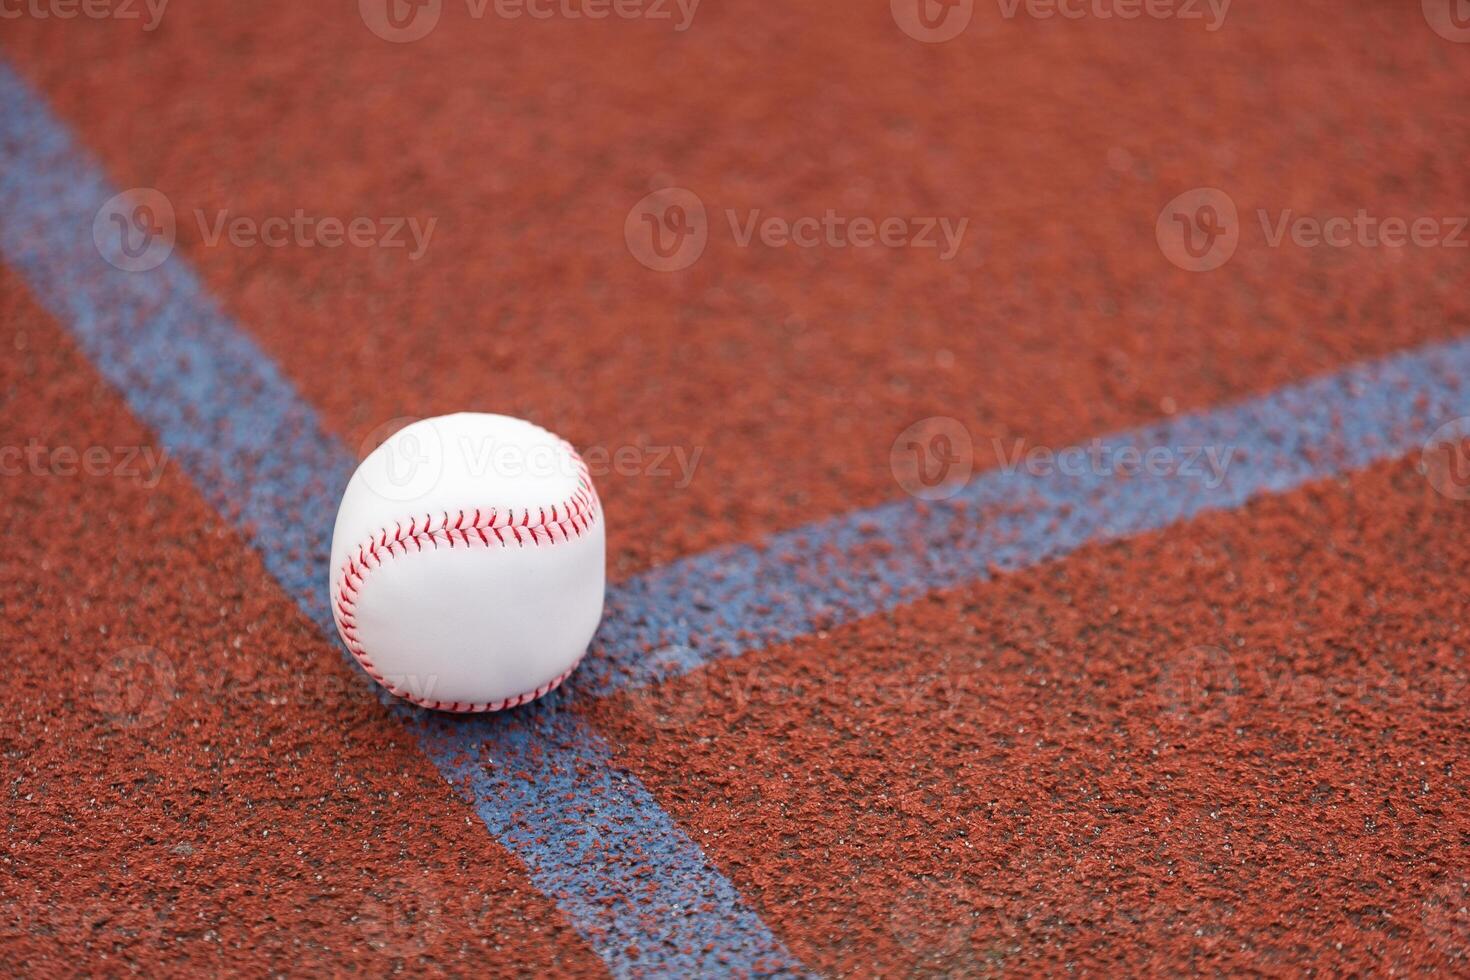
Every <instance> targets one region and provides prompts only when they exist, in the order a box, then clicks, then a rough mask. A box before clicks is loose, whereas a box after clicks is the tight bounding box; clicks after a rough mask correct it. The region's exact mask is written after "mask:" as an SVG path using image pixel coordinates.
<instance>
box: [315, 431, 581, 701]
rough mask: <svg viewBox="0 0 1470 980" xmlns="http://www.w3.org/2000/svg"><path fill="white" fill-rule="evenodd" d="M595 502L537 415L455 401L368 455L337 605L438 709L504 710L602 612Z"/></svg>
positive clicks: (374, 666) (361, 639)
mask: <svg viewBox="0 0 1470 980" xmlns="http://www.w3.org/2000/svg"><path fill="white" fill-rule="evenodd" d="M604 544H605V535H604V530H603V516H602V506H601V504H600V502H599V501H598V499H597V491H596V490H595V489H594V488H593V486H592V479H591V477H590V476H589V475H588V473H587V467H586V465H585V464H584V463H583V462H582V459H581V457H580V456H578V455H577V452H576V450H574V449H573V448H572V447H571V446H570V445H569V444H568V443H567V442H566V441H564V440H563V439H560V438H558V437H557V436H555V435H553V434H552V433H550V432H547V431H546V430H545V429H543V428H541V427H539V426H536V425H532V424H531V423H530V422H526V421H523V420H521V419H516V418H510V417H509V416H505V415H484V414H476V413H468V412H466V413H460V414H458V415H445V416H441V417H439V418H432V419H424V420H422V421H419V422H415V423H413V424H412V425H409V426H407V427H405V428H403V429H401V430H399V431H398V432H397V433H395V434H394V435H393V436H392V437H391V438H389V439H388V440H387V441H386V442H384V443H383V444H382V445H381V446H379V447H377V448H376V449H374V450H373V451H372V452H371V453H369V454H368V456H367V458H366V459H364V460H363V461H362V464H361V465H360V466H358V468H357V471H356V472H355V473H354V474H353V475H352V479H351V480H350V481H349V482H348V484H347V489H346V491H345V492H344V493H343V495H342V504H341V507H340V508H339V509H338V511H337V524H336V527H335V530H334V531H333V534H332V563H331V601H332V615H333V617H334V618H335V620H336V622H337V630H338V632H339V633H340V634H341V636H342V642H343V643H345V644H346V645H347V649H348V650H350V651H351V652H352V655H353V656H354V657H356V658H357V661H358V663H360V664H361V665H362V667H363V669H364V670H366V671H367V672H368V674H369V675H371V676H372V678H373V679H374V680H376V681H377V682H378V683H379V684H381V685H382V686H383V687H385V688H387V689H388V690H389V691H391V692H392V693H393V694H395V695H397V696H398V697H401V698H404V699H406V700H408V701H412V702H413V703H414V704H418V705H422V706H424V707H427V708H434V709H437V710H441V711H498V710H500V709H502V708H509V707H514V706H515V705H518V704H524V703H525V702H527V701H531V700H534V699H535V698H538V697H540V696H542V695H543V694H545V693H547V692H548V691H551V690H553V689H554V688H556V687H557V686H558V685H559V684H561V682H562V681H563V680H565V679H566V677H567V675H569V674H570V673H571V672H572V670H573V669H574V668H575V667H576V665H577V662H578V661H579V660H581V659H582V655H583V654H584V653H585V652H586V650H587V645H588V644H589V643H590V642H591V640H592V634H593V632H594V631H595V630H596V629H597V623H598V620H599V619H601V617H602V601H603V590H604V580H603V579H604V561H603V552H604Z"/></svg>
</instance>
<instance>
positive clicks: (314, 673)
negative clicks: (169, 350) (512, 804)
mask: <svg viewBox="0 0 1470 980" xmlns="http://www.w3.org/2000/svg"><path fill="white" fill-rule="evenodd" d="M0 350H4V351H5V352H6V356H5V357H4V358H0V392H3V395H0V402H3V410H0V417H3V418H4V420H5V421H4V425H5V440H6V444H7V445H9V444H14V440H16V439H30V438H34V439H36V440H37V441H38V442H39V443H40V444H41V445H44V446H76V447H90V446H105V447H109V448H112V447H118V446H125V447H133V446H148V445H149V435H148V433H147V432H146V431H144V430H143V429H142V428H141V427H140V426H139V425H138V424H137V423H136V422H135V421H134V420H133V419H131V418H130V417H129V416H128V414H127V412H126V411H125V410H124V409H123V408H122V407H121V406H120V403H119V399H118V397H117V396H116V394H115V393H113V392H112V391H110V390H109V389H108V388H107V387H106V386H105V385H104V384H103V383H102V382H101V381H100V380H99V379H98V378H97V376H96V375H95V374H94V373H93V372H92V370H91V368H90V367H89V366H88V365H87V364H86V362H85V360H84V359H83V358H81V357H80V355H78V354H77V352H76V351H75V350H74V349H73V348H72V346H71V344H70V343H69V342H68V341H67V340H66V339H65V338H64V337H63V335H62V334H61V333H60V332H59V331H58V330H57V329H56V327H55V326H54V325H53V324H52V323H51V322H50V321H49V320H48V319H47V318H46V317H45V315H44V314H42V313H41V312H40V311H38V310H37V309H36V308H35V306H34V305H33V304H32V303H31V301H30V298H29V296H28V295H27V294H26V292H25V289H24V286H23V284H22V283H20V282H19V281H18V280H17V279H16V277H15V276H14V275H13V274H11V273H10V272H8V271H4V270H0ZM148 482H149V481H148V480H147V479H146V478H140V479H132V478H103V477H86V476H74V477H66V476H56V475H40V476H36V475H31V474H29V473H26V474H24V475H21V476H7V477H6V478H5V479H3V480H0V508H3V511H4V513H5V515H6V535H5V547H4V549H3V557H0V608H3V610H4V613H5V615H4V616H0V647H3V648H4V649H6V650H7V651H10V657H9V661H10V672H9V675H8V681H7V684H6V685H5V689H4V692H3V694H0V721H3V724H0V732H3V734H0V745H3V747H4V757H5V760H6V764H5V772H6V788H7V792H8V794H9V797H8V802H7V804H6V808H5V828H4V829H5V838H6V842H7V843H6V847H5V871H4V874H3V876H0V946H3V948H4V949H5V951H6V957H7V960H8V962H9V964H10V966H11V968H14V969H18V970H19V972H20V974H21V975H29V976H65V975H74V974H75V972H76V971H77V970H79V969H81V970H84V971H86V972H88V973H97V974H103V975H123V974H130V973H134V972H139V971H141V972H143V973H148V974H153V975H159V974H161V973H167V974H170V975H178V976H184V975H190V976H203V975H219V974H226V973H231V974H237V975H239V974H248V975H264V974H267V973H301V972H307V973H321V972H361V973H369V974H373V973H381V972H383V971H384V969H385V966H386V965H388V964H391V963H392V962H394V961H395V959H396V960H398V961H406V962H415V963H419V964H421V965H422V966H423V967H424V968H433V967H434V966H435V965H436V964H437V965H438V967H439V968H447V967H450V966H453V968H454V969H457V970H471V969H473V970H476V971H486V972H490V973H503V972H511V971H514V972H525V973H537V974H542V975H544V974H546V973H548V972H571V973H588V974H595V973H597V972H598V971H599V970H600V969H601V965H600V964H599V962H598V961H597V959H596V957H594V956H593V955H592V954H591V953H590V952H589V951H587V950H586V948H585V947H584V946H583V945H582V944H581V941H580V940H579V939H578V938H577V936H576V934H575V933H573V932H572V931H571V930H570V929H569V928H568V927H567V926H566V925H565V924H564V923H563V922H562V921H561V919H560V916H559V915H558V913H557V912H556V911H555V909H554V908H553V907H552V906H551V904H550V902H549V901H548V900H547V899H545V898H544V897H542V896H541V895H540V894H539V893H537V892H536V891H535V890H534V889H533V888H531V887H530V885H529V884H528V883H527V882H526V880H525V873H524V870H523V869H521V868H520V867H519V865H517V864H516V863H515V862H513V861H512V860H511V859H510V858H509V856H508V855H506V853H505V852H504V851H503V850H502V849H501V848H500V847H499V845H497V844H496V843H495V842H494V841H493V840H491V839H490V838H489V837H487V835H486V834H485V831H484V826H483V824H481V823H480V822H479V820H478V819H476V818H475V817H474V816H473V815H471V814H470V813H469V812H468V811H467V810H466V809H465V808H464V806H463V804H462V803H460V801H459V800H458V799H457V798H456V796H455V794H454V791H453V789H452V788H451V787H449V786H447V785H446V784H445V783H444V781H443V779H442V778H441V777H440V776H439V773H438V772H437V771H436V770H435V769H434V767H433V765H432V764H431V763H430V762H429V761H428V760H427V759H425V758H424V756H423V754H422V753H421V752H420V751H419V750H418V748H417V747H416V746H415V744H414V742H413V739H412V738H411V737H410V736H408V735H407V734H406V733H405V732H404V731H403V730H402V728H401V726H400V724H399V723H398V722H397V721H395V720H393V719H391V718H390V717H388V716H387V715H386V713H385V712H384V710H383V708H382V706H381V704H380V703H379V701H378V700H377V697H376V695H375V693H374V692H373V691H372V690H371V688H370V685H369V682H368V681H367V680H366V678H364V677H363V676H362V675H360V674H358V673H355V672H354V671H353V670H351V669H350V668H349V667H348V666H347V663H346V661H345V660H344V659H343V658H342V656H341V654H340V652H339V651H338V650H337V648H336V647H335V646H333V645H331V644H329V643H328V642H326V640H325V638H324V637H323V636H322V635H321V634H320V632H319V631H318V630H317V629H316V627H315V626H313V625H312V624H311V623H309V622H307V621H306V620H305V619H304V618H303V617H302V616H301V614H300V613H299V612H298V611H297V607H296V605H295V604H294V603H293V602H292V601H291V600H290V599H289V598H287V597H286V596H284V595H283V594H282V593H281V592H280V590H279V588H278V587H277V586H276V585H275V584H274V582H273V581H272V580H271V578H270V577H269V576H268V575H267V574H266V572H265V570H264V569H263V568H262V567H261V566H260V563H259V561H258V559H257V558H256V557H255V556H254V554H253V553H252V552H250V551H249V550H248V549H245V548H243V547H242V544H241V541H240V540H239V538H238V537H237V536H236V535H235V534H233V533H232V532H231V531H230V530H229V528H228V525H226V524H225V523H224V522H223V521H222V520H221V519H220V518H218V517H216V516H215V515H214V514H213V513H211V512H210V510H209V508H208V507H207V506H206V505H205V504H204V503H203V502H202V501H201V500H200V499H199V498H198V497H197V495H196V494H195V492H194V490H193V489H192V488H191V487H190V486H189V485H188V482H187V480H186V479H185V478H184V477H183V476H182V475H181V474H180V472H179V471H178V470H177V469H176V468H175V467H173V466H172V465H170V466H167V467H166V468H165V471H164V476H163V479H162V480H161V481H160V482H159V483H158V484H157V486H156V487H151V488H150V487H149V486H148V485H147V484H148Z"/></svg>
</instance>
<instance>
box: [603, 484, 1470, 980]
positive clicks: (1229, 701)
mask: <svg viewBox="0 0 1470 980" xmlns="http://www.w3.org/2000/svg"><path fill="white" fill-rule="evenodd" d="M1467 520H1470V516H1467V512H1466V510H1465V508H1464V506H1463V504H1462V503H1460V502H1453V501H1447V500H1446V499H1445V498H1443V497H1440V496H1439V495H1437V494H1435V493H1433V492H1432V491H1430V490H1429V489H1428V487H1427V485H1426V484H1425V482H1424V480H1423V478H1422V477H1421V476H1420V475H1419V473H1418V472H1417V471H1416V468H1415V465H1414V462H1413V461H1405V462H1402V463H1398V464H1394V465H1392V466H1384V467H1380V468H1378V469H1375V470H1373V471H1371V472H1368V473H1365V474H1362V475H1360V476H1357V477H1355V478H1352V479H1349V480H1343V481H1337V482H1334V483H1332V484H1330V485H1319V486H1314V487H1312V488H1310V489H1306V490H1303V491H1301V492H1298V493H1294V494H1292V495H1290V496H1288V497H1285V498H1276V499H1270V500H1264V501H1260V502H1257V503H1256V504H1254V505H1252V506H1250V507H1249V508H1247V509H1246V510H1245V511H1243V512H1241V513H1237V514H1223V515H1212V516H1209V517H1206V518H1204V519H1201V520H1198V521H1195V522H1194V523H1192V524H1190V525H1188V526H1187V527H1184V528H1180V529H1176V530H1174V531H1172V532H1169V533H1164V534H1155V535H1149V536H1147V537H1145V538H1141V539H1137V540H1133V541H1128V542H1123V543H1116V544H1111V545H1106V546H1100V547H1095V548H1090V549H1087V550H1085V551H1082V552H1079V553H1077V554H1076V555H1074V556H1072V557H1071V558H1069V559H1067V560H1065V561H1062V562H1060V563H1057V564H1054V565H1050V566H1046V567H1042V568H1038V569H1034V570H1032V571H1029V572H1026V573H1023V574H1017V575H1014V576H1009V577H1006V578H1003V579H1001V580H998V581H996V582H994V583H991V584H988V585H984V586H979V587H976V588H973V589H969V590H964V591H957V592H952V593H948V594H943V595H936V596H934V597H933V598H932V599H931V600H929V601H926V602H923V603H920V604H918V605H916V606H913V607H910V608H907V609H904V610H902V611H901V612H899V613H896V614H894V615H891V616H882V617H877V618H874V619H872V620H868V621H865V622H863V623H861V624H859V625H856V626H852V627H847V628H843V629H839V630H835V631H833V632H831V633H830V634H822V635H819V636H817V637H814V638H812V639H810V640H807V641H803V642H800V643H794V644H790V645H788V646H784V647H779V648H773V649H769V650H766V651H764V652H763V653H761V654H760V655H756V656H746V657H744V658H742V659H741V660H739V661H737V662H734V663H731V664H728V665H720V666H717V667H714V668H709V669H706V670H705V671H703V672H701V674H698V675H695V676H692V677H686V678H682V679H680V680H679V681H677V682H674V683H672V684H669V685H667V686H666V687H665V688H663V689H660V690H651V691H647V692H640V693H639V694H637V695H634V696H631V697H627V696H620V697H619V698H618V699H614V700H612V701H608V702H605V703H603V704H601V705H599V706H598V708H597V710H596V712H595V713H596V716H597V719H598V722H599V724H600V725H602V726H603V727H604V728H606V729H607V730H608V731H609V732H611V733H612V734H613V736H614V739H615V741H616V742H617V744H619V745H620V746H622V758H621V760H620V761H621V762H622V763H623V764H625V765H627V766H628V767H629V768H630V769H631V770H632V771H633V772H635V773H637V774H638V775H639V776H640V777H641V778H642V779H643V780H644V781H645V782H646V784H647V785H649V786H650V787H652V788H653V789H654V792H655V793H657V795H658V796H659V798H660V799H661V800H663V801H664V802H665V805H666V806H668V807H670V808H671V809H672V811H673V812H674V813H675V814H676V815H677V816H678V818H679V819H680V821H681V822H682V823H684V824H686V825H687V826H690V827H692V828H694V831H695V834H696V837H697V839H698V840H699V841H700V842H701V843H702V844H703V846H704V847H705V848H706V850H708V851H710V852H712V853H714V854H715V855H716V860H717V861H718V862H719V864H720V866H721V867H724V868H726V869H728V870H729V873H730V874H731V875H732V877H733V878H734V880H735V881H736V882H737V884H738V885H739V886H740V887H741V889H742V891H743V892H744V894H746V895H748V896H752V900H753V901H755V902H756V903H757V904H758V906H759V907H760V908H761V909H762V910H763V911H764V913H765V914H766V915H767V917H768V920H772V921H773V923H774V925H775V927H776V928H777V929H778V930H780V931H781V932H782V934H783V935H785V936H786V937H787V940H788V942H789V943H791V945H792V949H793V951H795V952H797V953H798V955H800V956H802V957H803V958H804V960H805V961H806V962H807V963H809V964H811V965H812V966H814V967H816V968H817V969H820V970H823V971H831V972H834V973H841V974H855V975H894V974H897V975H902V974H905V973H908V972H910V971H919V972H929V971H934V972H945V973H954V972H961V973H971V972H975V971H990V970H994V971H1005V972H1012V971H1021V972H1031V971H1044V972H1046V973H1052V974H1055V973H1059V972H1063V971H1064V970H1070V971H1081V972H1084V973H1089V974H1100V975H1110V976H1119V975H1139V974H1140V973H1144V972H1174V971H1188V972H1202V973H1206V974H1214V973H1220V974H1234V973H1240V972H1247V971H1251V970H1260V971H1264V972H1267V973H1276V972H1283V971H1291V970H1294V969H1296V968H1299V967H1301V966H1303V965H1308V964H1309V965H1310V966H1311V967H1313V968H1314V969H1319V970H1322V971H1324V972H1327V973H1334V974H1337V973H1354V972H1358V973H1373V974H1389V973H1394V972H1396V973H1400V974H1402V973H1406V972H1417V971H1419V970H1421V969H1424V968H1426V967H1437V968H1439V969H1450V968H1452V967H1453V966H1455V965H1456V964H1460V963H1462V962H1463V959H1462V957H1463V955H1464V953H1465V951H1466V948H1467V943H1470V917H1467V915H1466V913H1465V911H1464V908H1465V903H1466V899H1467V898H1470V892H1467V890H1466V886H1465V875H1464V871H1465V867H1466V861H1467V859H1470V852H1467V848H1466V836H1465V834H1466V826H1465V818H1464V813H1465V810H1466V806H1467V803H1470V785H1467V782H1466V773H1465V759H1466V757H1467V753H1470V725H1467V723H1466V719H1465V714H1464V697H1465V695H1466V693H1467V691H1470V659H1467V657H1466V651H1465V645H1466V632H1465V628H1464V626H1463V624H1464V623H1465V621H1466V616H1467V613H1470V603H1467V600H1466V597H1465V594H1464V589H1463V584H1462V583H1463V582H1464V581H1465V577H1466V575H1467V574H1470V545H1467V541H1470V535H1467V533H1466V531H1467Z"/></svg>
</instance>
